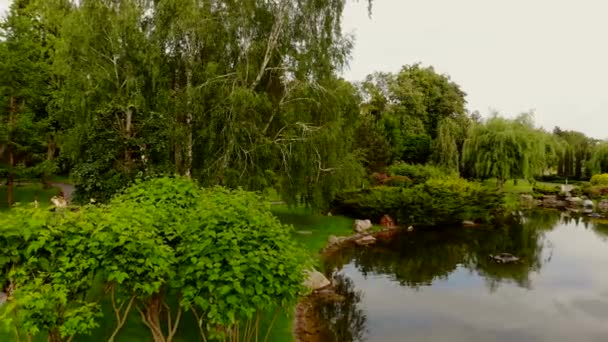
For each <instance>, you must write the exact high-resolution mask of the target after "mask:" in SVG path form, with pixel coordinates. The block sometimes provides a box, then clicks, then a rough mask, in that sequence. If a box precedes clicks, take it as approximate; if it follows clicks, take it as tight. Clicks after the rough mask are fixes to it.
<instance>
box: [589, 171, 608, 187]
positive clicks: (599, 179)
mask: <svg viewBox="0 0 608 342" xmlns="http://www.w3.org/2000/svg"><path fill="white" fill-rule="evenodd" d="M591 185H608V173H602V174H600V175H594V176H593V177H591Z"/></svg>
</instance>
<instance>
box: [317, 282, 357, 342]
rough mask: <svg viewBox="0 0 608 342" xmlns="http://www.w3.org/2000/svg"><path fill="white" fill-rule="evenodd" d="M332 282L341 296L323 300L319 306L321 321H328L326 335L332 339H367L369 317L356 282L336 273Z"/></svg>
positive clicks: (354, 341) (345, 340) (347, 340)
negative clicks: (365, 311)
mask: <svg viewBox="0 0 608 342" xmlns="http://www.w3.org/2000/svg"><path fill="white" fill-rule="evenodd" d="M332 283H333V284H334V287H335V291H336V293H338V294H339V298H334V299H333V300H328V301H325V302H323V303H322V304H321V305H320V306H319V309H318V311H319V317H320V319H321V322H328V325H327V331H326V332H325V335H326V336H327V339H328V340H331V341H344V342H360V341H365V339H364V338H365V328H366V320H367V317H366V316H365V313H364V311H363V309H362V308H361V307H360V306H359V303H360V302H361V297H362V295H363V294H362V292H361V291H356V290H355V284H354V282H353V281H352V280H351V279H350V278H348V277H346V276H344V275H342V274H339V273H338V274H335V275H334V277H333V281H332Z"/></svg>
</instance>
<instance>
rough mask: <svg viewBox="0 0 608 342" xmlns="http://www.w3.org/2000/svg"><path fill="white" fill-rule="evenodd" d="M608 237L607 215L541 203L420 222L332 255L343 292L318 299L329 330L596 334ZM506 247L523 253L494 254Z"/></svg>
mask: <svg viewBox="0 0 608 342" xmlns="http://www.w3.org/2000/svg"><path fill="white" fill-rule="evenodd" d="M598 237H600V238H601V239H597V238H598ZM606 243H608V222H605V223H602V222H597V221H591V220H590V219H589V218H587V217H582V216H575V215H564V214H560V213H559V212H551V211H539V212H532V213H530V214H528V215H527V216H526V217H522V218H521V219H520V220H519V221H518V222H515V223H513V224H512V225H511V226H510V227H508V228H500V229H498V228H493V229H488V228H471V229H462V228H457V227H446V228H442V229H439V228H436V229H435V228H434V229H425V230H422V229H420V230H416V231H414V232H411V233H404V234H403V235H402V236H399V237H398V238H397V239H395V240H394V241H391V242H388V243H378V244H377V245H375V246H373V247H369V248H356V247H353V248H346V249H343V250H342V251H341V252H340V253H339V254H336V255H334V256H332V257H331V258H330V259H328V260H327V261H326V262H327V264H326V266H327V269H330V270H333V274H334V276H335V279H336V284H338V285H337V286H338V292H339V293H340V294H342V295H343V296H344V298H345V299H344V300H343V301H340V302H338V303H334V304H332V305H328V306H325V307H323V308H322V309H320V310H321V311H320V312H321V316H322V317H323V320H325V321H327V322H329V326H330V328H329V330H330V331H332V334H331V336H332V339H328V340H333V341H380V340H383V341H392V340H395V341H397V340H400V337H399V336H400V335H399V332H405V330H404V329H407V332H408V334H410V335H409V336H410V340H417V338H416V337H415V336H418V338H420V339H423V340H427V341H441V340H445V339H447V338H449V339H450V340H452V341H457V340H463V341H484V340H496V341H512V340H514V339H513V338H515V337H516V338H515V340H521V341H536V340H543V341H544V340H551V339H555V338H557V339H560V338H562V339H561V340H564V339H563V338H566V336H572V338H574V336H579V337H580V336H583V337H585V336H586V337H588V338H582V337H581V338H580V339H581V340H590V341H594V340H595V338H596V337H598V336H604V337H605V336H608V327H606V326H605V324H603V321H601V322H599V321H597V322H596V321H595V320H596V319H598V317H608V290H606V288H608V276H606V277H604V276H603V272H602V271H601V270H599V268H601V267H602V266H599V265H605V264H604V263H608V246H607V245H606ZM502 252H507V253H511V254H513V255H516V256H517V257H519V258H520V262H519V263H515V264H497V263H496V262H494V261H493V260H492V259H491V258H489V255H490V254H497V253H502ZM549 265H551V266H549ZM598 272H599V273H598ZM483 288H485V291H483ZM404 291H405V292H404ZM589 317H591V318H589ZM590 319H593V320H592V321H589V320H590ZM482 322H485V323H482ZM370 331H371V333H370ZM392 334H393V335H392ZM416 334H417V335H416ZM577 334H578V335H577ZM604 340H605V339H604Z"/></svg>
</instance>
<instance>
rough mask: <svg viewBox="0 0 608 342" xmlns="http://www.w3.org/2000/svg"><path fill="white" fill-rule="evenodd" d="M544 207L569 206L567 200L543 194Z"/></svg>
mask: <svg viewBox="0 0 608 342" xmlns="http://www.w3.org/2000/svg"><path fill="white" fill-rule="evenodd" d="M542 203H543V207H547V208H564V207H566V206H567V204H568V203H567V202H566V201H561V200H559V199H558V198H557V196H555V195H545V196H543V202H542Z"/></svg>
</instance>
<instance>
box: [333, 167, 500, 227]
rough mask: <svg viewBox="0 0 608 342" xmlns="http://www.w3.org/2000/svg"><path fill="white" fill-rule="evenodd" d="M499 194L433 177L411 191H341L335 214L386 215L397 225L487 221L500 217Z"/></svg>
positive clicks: (473, 185) (480, 186) (394, 188)
mask: <svg viewBox="0 0 608 342" xmlns="http://www.w3.org/2000/svg"><path fill="white" fill-rule="evenodd" d="M502 210H503V198H502V194H501V193H499V192H498V191H496V190H495V189H492V188H487V187H484V186H482V185H481V184H479V183H474V182H468V181H466V180H464V179H460V178H449V177H445V178H434V179H430V180H428V181H426V182H425V183H423V184H418V185H416V186H414V187H411V188H400V187H375V188H370V189H365V190H361V191H350V192H344V193H342V194H340V195H339V196H338V198H337V199H336V201H335V202H334V211H335V212H337V213H341V214H344V215H348V216H352V217H360V218H370V219H372V220H375V221H377V220H379V219H380V218H381V217H382V216H383V215H385V214H388V215H390V216H392V217H393V218H395V219H396V220H397V221H398V222H399V223H400V224H419V225H420V224H421V225H436V224H453V223H459V222H462V221H463V220H475V221H479V222H490V221H492V220H493V219H494V218H496V217H499V216H501V215H502Z"/></svg>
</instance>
